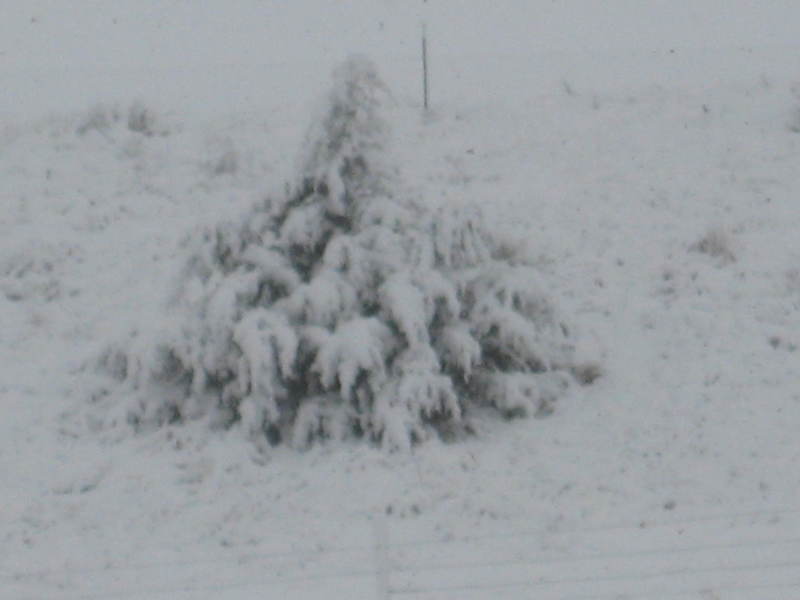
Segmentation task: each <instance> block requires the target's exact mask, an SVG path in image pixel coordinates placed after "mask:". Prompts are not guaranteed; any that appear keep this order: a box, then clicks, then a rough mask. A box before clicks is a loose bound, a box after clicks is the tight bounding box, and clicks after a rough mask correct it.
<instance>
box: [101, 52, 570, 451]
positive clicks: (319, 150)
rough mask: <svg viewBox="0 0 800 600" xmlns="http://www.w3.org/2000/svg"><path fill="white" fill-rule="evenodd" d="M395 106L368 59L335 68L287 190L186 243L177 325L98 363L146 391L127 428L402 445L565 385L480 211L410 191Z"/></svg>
mask: <svg viewBox="0 0 800 600" xmlns="http://www.w3.org/2000/svg"><path fill="white" fill-rule="evenodd" d="M389 102H391V99H390V96H389V94H388V92H387V90H386V88H385V87H384V85H383V84H382V83H381V82H380V80H379V78H378V76H377V74H376V72H375V69H374V67H373V65H372V64H371V63H370V62H369V61H368V60H366V59H363V58H354V59H351V60H349V61H348V62H346V63H345V64H344V65H343V66H342V67H340V68H339V69H338V70H337V71H336V73H335V83H334V87H333V92H332V94H331V98H330V103H329V108H328V111H327V114H326V115H325V117H324V118H323V119H322V120H320V121H319V122H318V123H316V124H315V125H314V126H313V127H312V129H311V132H310V134H309V138H308V140H307V144H306V148H305V152H304V155H303V157H302V161H301V167H300V171H301V172H300V175H299V177H298V179H297V183H296V185H295V186H294V188H293V189H290V190H289V192H288V194H287V196H286V197H285V198H283V199H282V200H281V201H279V202H271V203H265V204H263V205H261V206H259V207H257V208H255V209H254V210H253V212H252V213H251V214H249V215H248V216H247V218H246V220H245V221H244V222H243V223H239V224H221V225H218V226H215V227H212V228H209V229H208V230H207V231H205V232H204V233H203V235H201V236H198V238H197V239H195V240H194V241H193V245H194V250H193V252H192V254H191V258H190V259H189V261H188V262H187V266H186V269H185V273H184V277H183V280H182V283H181V285H180V292H179V294H178V298H177V299H176V308H175V309H174V315H173V316H174V317H175V319H176V326H175V327H174V328H173V329H172V330H171V331H170V332H168V333H164V334H163V335H162V340H161V341H160V342H159V343H158V344H155V345H154V344H149V345H148V346H147V347H146V348H143V349H139V350H131V349H126V350H125V351H124V352H121V353H117V354H109V356H108V357H107V361H106V362H107V363H108V364H114V365H116V372H117V373H118V374H119V376H120V378H122V379H124V380H126V381H128V382H129V383H130V384H131V385H133V386H134V387H136V388H137V389H139V390H143V393H139V394H138V395H137V398H138V401H137V404H136V406H134V407H133V408H132V410H131V414H130V418H131V419H132V420H133V421H134V422H135V423H145V422H151V423H163V422H169V421H176V420H177V421H180V420H185V419H193V418H198V417H205V418H208V419H209V420H210V421H211V422H212V423H213V424H216V425H217V426H222V427H238V428H240V429H241V430H242V431H244V432H245V433H246V435H247V436H248V437H249V438H251V439H252V440H254V441H255V442H256V443H258V444H260V445H262V446H264V447H266V445H267V443H272V444H275V443H278V442H281V441H284V442H286V443H289V444H292V445H294V446H296V447H303V446H306V445H307V444H309V443H311V442H312V441H314V440H316V439H320V438H345V437H349V436H360V437H366V438H368V439H371V440H375V441H378V442H380V443H382V444H384V445H386V446H388V447H399V448H404V447H408V446H409V444H411V443H414V442H416V441H420V440H423V439H425V438H426V437H428V436H429V435H431V434H432V433H436V432H439V433H444V432H448V433H452V432H457V431H459V430H462V429H463V428H464V427H465V424H466V423H467V421H468V418H469V415H470V412H471V411H474V409H475V408H476V407H481V406H483V407H494V408H495V409H497V410H498V411H500V412H501V413H502V414H503V415H506V416H515V415H523V414H536V413H546V412H547V411H549V410H550V406H551V405H552V403H553V401H554V400H555V399H556V398H557V397H558V396H559V395H560V394H561V393H562V392H563V390H564V388H565V387H566V386H567V385H568V384H569V380H570V375H569V373H570V370H571V369H572V367H573V364H572V353H573V345H572V340H571V337H570V331H569V330H568V329H567V327H566V326H565V325H564V324H563V323H562V321H561V319H560V317H559V316H558V314H557V311H556V308H555V306H553V304H552V302H551V301H550V300H549V299H548V296H547V294H546V292H545V287H546V286H545V285H544V283H543V282H542V281H541V279H540V275H539V274H538V272H537V271H536V270H535V269H533V268H531V267H529V266H526V265H525V264H524V261H522V260H521V259H519V258H518V257H515V256H513V253H512V254H510V253H509V252H508V248H507V245H506V244H503V243H502V240H497V239H496V237H495V236H493V235H492V233H491V232H488V231H486V229H485V225H484V220H483V219H482V217H481V214H480V212H479V211H478V210H477V209H476V208H474V207H468V206H463V205H461V206H447V207H439V208H438V209H430V208H427V207H426V206H425V205H423V203H422V202H420V201H419V200H416V199H414V198H412V197H410V196H409V195H408V193H407V192H405V191H404V189H403V185H402V182H401V180H400V178H399V177H398V176H397V174H396V173H395V170H394V169H393V167H392V165H391V161H390V156H391V153H390V152H389V151H388V146H389V127H388V124H387V123H386V122H385V121H384V120H383V119H382V117H381V110H382V107H383V106H385V105H386V104H387V103H389Z"/></svg>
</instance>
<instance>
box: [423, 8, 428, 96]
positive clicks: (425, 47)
mask: <svg viewBox="0 0 800 600" xmlns="http://www.w3.org/2000/svg"><path fill="white" fill-rule="evenodd" d="M422 104H423V106H424V107H425V110H426V111H427V110H428V32H427V26H426V25H425V22H424V21H423V22H422Z"/></svg>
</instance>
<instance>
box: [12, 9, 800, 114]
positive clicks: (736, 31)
mask: <svg viewBox="0 0 800 600" xmlns="http://www.w3.org/2000/svg"><path fill="white" fill-rule="evenodd" d="M423 19H424V20H426V21H427V22H428V26H429V29H430V32H431V34H430V35H431V38H432V43H431V48H432V52H433V53H435V54H434V56H435V57H436V58H437V59H439V60H440V61H446V60H448V59H450V58H452V57H459V56H460V57H465V56H483V57H485V56H498V55H501V54H508V53H513V54H520V53H523V54H524V53H530V54H531V61H532V63H534V64H535V63H536V61H537V56H536V53H537V52H545V51H552V50H558V51H565V52H573V53H575V52H577V53H584V54H593V53H594V54H596V53H598V52H603V51H608V50H610V49H614V50H622V51H627V50H632V49H636V50H640V51H642V50H665V49H670V48H677V49H681V48H684V49H686V48H694V49H696V48H702V49H720V48H748V47H762V46H767V45H784V44H785V45H800V42H798V40H799V39H800V36H799V35H798V30H797V27H798V23H800V1H798V0H492V1H488V0H486V1H478V0H475V1H471V0H470V1H465V0H429V1H428V2H427V3H426V2H423V0H354V1H345V0H328V1H321V0H303V1H298V2H290V1H288V0H287V1H265V0H227V1H224V2H223V1H220V0H217V1H209V0H172V1H169V2H167V1H163V0H158V1H156V0H136V1H123V0H115V1H113V2H109V1H107V0H82V1H81V2H67V1H65V0H60V1H59V0H49V1H47V0H27V1H25V2H18V1H16V0H0V87H2V88H4V89H5V90H6V91H7V92H6V93H5V94H4V97H3V98H0V115H2V114H3V113H12V112H20V109H22V107H26V108H27V109H29V110H26V111H24V112H30V109H34V108H38V109H41V110H45V109H50V108H52V107H54V106H56V105H57V104H58V103H65V104H66V106H73V105H74V106H77V105H79V104H85V103H86V102H90V101H91V99H92V98H96V99H101V98H105V97H107V96H109V95H113V94H114V92H118V93H119V95H120V96H129V95H131V94H137V93H138V94H139V95H142V96H145V97H148V98H149V97H151V96H159V95H160V94H165V95H166V97H169V98H170V100H171V101H173V102H181V101H183V100H187V99H188V95H187V97H186V98H182V97H181V95H180V93H179V90H180V89H183V90H186V89H188V88H194V89H195V90H200V89H203V90H206V91H205V92H204V95H205V96H207V99H208V100H209V101H213V99H214V98H216V97H218V96H219V95H222V94H228V95H229V96H230V97H231V101H232V102H234V103H235V100H236V99H237V98H238V99H239V100H241V102H243V103H246V100H245V99H244V98H245V97H248V96H253V95H257V91H258V88H259V86H260V87H261V88H263V87H266V86H267V85H269V84H268V83H267V82H268V81H271V82H272V83H273V84H274V85H276V87H277V88H280V87H281V86H286V87H287V89H288V87H290V86H294V88H295V89H297V88H299V87H301V86H303V85H304V84H306V83H308V82H310V81H311V80H314V81H316V80H318V79H324V77H321V74H322V73H326V72H327V71H328V70H329V69H330V66H331V64H332V63H333V62H335V61H338V60H340V59H341V58H342V57H344V56H345V55H347V54H349V53H351V52H364V53H367V54H369V55H370V56H372V57H373V58H375V59H376V60H379V61H380V60H383V61H385V62H390V61H397V59H398V58H401V57H406V59H407V60H408V61H412V60H414V57H415V56H416V55H417V53H418V51H419V29H420V23H421V21H422V20H423ZM798 63H799V64H798V67H799V68H798V72H799V73H800V56H798ZM234 67H235V68H234ZM245 67H251V68H252V67H261V68H264V69H267V70H266V71H259V72H253V71H250V72H248V73H245V72H244V71H241V72H238V73H237V72H236V69H244V68H245ZM132 70H136V71H138V72H136V73H134V72H133V71H132ZM177 70H180V71H181V72H180V73H177V72H176V71H177ZM270 70H272V71H270ZM148 72H149V73H148ZM254 78H257V79H258V81H257V82H256V81H248V80H252V79H254ZM276 93H279V94H283V93H288V92H286V91H285V90H284V91H283V92H280V91H278V92H276ZM195 99H196V98H195Z"/></svg>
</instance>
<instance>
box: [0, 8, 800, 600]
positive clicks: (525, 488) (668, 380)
mask: <svg viewBox="0 0 800 600" xmlns="http://www.w3.org/2000/svg"><path fill="white" fill-rule="evenodd" d="M6 4H11V3H6ZM2 12H3V16H2V19H0V89H2V90H3V93H2V94H0V119H2V120H1V121H0V182H2V185H1V186H0V239H2V242H1V243H0V325H2V326H1V327H0V365H1V367H0V401H2V409H3V419H2V421H0V557H2V559H0V598H3V599H6V598H8V599H9V600H17V599H23V598H30V599H44V598H47V599H53V600H68V599H69V600H78V599H81V600H83V599H87V598H97V599H103V598H136V599H139V598H141V599H143V600H144V599H148V600H149V599H155V598H186V599H193V600H196V599H201V598H203V599H204V598H214V599H219V598H231V599H233V598H236V599H242V598H255V597H259V598H261V597H270V598H271V597H276V598H278V597H297V598H323V597H324V598H335V599H338V598H342V599H344V598H347V599H351V598H388V597H391V598H411V599H415V598H424V599H432V598H441V599H455V598H479V597H480V598H484V597H485V598H497V597H507V598H537V599H550V598H552V599H556V598H558V599H568V598H570V599H572V598H575V599H577V598H586V599H587V600H588V599H599V598H630V599H634V598H635V599H639V598H653V599H658V598H672V597H677V598H698V599H705V600H712V599H725V600H728V599H755V598H757V599H759V600H761V599H771V598H781V599H786V598H793V597H796V596H797V595H798V594H800V575H798V574H797V573H800V502H798V492H800V470H798V466H797V465H798V461H800V438H798V435H797V427H798V423H800V236H798V233H797V232H798V231H800V210H798V199H800V180H798V178H797V173H798V170H797V166H798V161H800V133H798V130H800V70H798V62H797V56H798V55H800V42H798V41H797V39H796V35H795V34H796V32H795V31H794V30H793V29H794V28H796V23H797V22H798V17H800V5H799V4H797V3H796V2H794V1H783V2H781V1H778V0H775V1H771V2H750V1H747V0H725V1H723V0H719V1H711V0H704V1H702V2H688V1H687V2H655V1H653V2H643V1H634V0H630V1H626V0H609V1H607V2H591V1H588V0H587V1H586V2H582V1H578V0H575V1H566V0H564V1H562V2H550V1H547V2H544V1H537V2H522V1H520V2H500V3H488V2H487V3H478V2H475V3H462V2H457V1H456V0H441V1H436V0H430V2H429V3H427V4H424V3H421V2H420V3H400V2H391V1H388V0H384V1H375V2H341V3H339V2H332V1H331V2H308V3H306V2H297V3H293V4H292V5H291V6H287V5H286V3H282V2H277V1H276V2H255V1H254V0H253V1H246V0H241V1H237V2H231V3H224V4H223V3H215V2H199V3H198V2H175V3H169V4H167V3H159V2H116V3H100V2H86V3H82V4H81V5H80V7H76V6H75V5H74V4H70V5H69V6H68V5H67V3H63V2H44V1H36V2H26V3H16V4H14V5H13V6H4V7H3V9H2ZM422 18H424V19H426V20H427V22H428V30H429V32H430V48H431V68H432V86H431V91H432V100H433V110H432V112H431V114H429V115H428V116H426V117H424V118H423V117H422V116H421V115H420V112H419V107H418V106H415V105H414V104H415V103H416V104H418V103H419V95H420V91H419V87H420V85H419V81H418V78H419V65H418V56H417V52H418V46H419V25H420V20H421V19H422ZM352 51H360V52H362V53H364V54H367V55H368V56H370V57H372V58H373V59H374V61H375V62H376V64H377V65H378V68H379V69H380V71H381V73H382V74H383V76H384V78H385V80H386V82H387V83H388V84H389V86H390V87H391V88H392V90H393V91H394V94H395V96H396V98H397V99H398V103H399V105H400V107H401V108H400V110H399V111H396V112H397V113H398V114H397V116H396V118H395V120H396V122H395V123H394V124H395V139H396V141H397V145H398V148H397V152H398V154H399V156H400V157H401V158H402V160H401V162H402V169H403V171H404V173H405V174H406V175H407V177H408V178H409V180H410V181H408V183H409V185H411V186H414V187H415V188H416V189H418V190H420V191H421V193H423V194H424V196H425V197H429V198H431V201H432V202H435V201H437V200H438V199H440V198H442V197H448V198H451V199H463V200H464V201H470V202H477V203H479V204H481V205H482V206H483V207H484V209H485V210H486V212H487V213H488V215H489V217H490V219H491V221H492V222H493V223H494V224H495V225H496V226H497V227H498V228H507V229H509V230H510V231H512V232H514V234H516V235H519V236H522V237H523V238H525V239H526V240H527V241H528V244H529V247H530V251H531V253H532V254H533V255H534V256H537V257H540V258H541V261H540V262H541V264H542V268H543V269H544V271H545V272H546V276H547V280H548V281H549V282H550V284H551V286H552V293H553V294H554V296H555V297H556V298H557V299H558V302H559V304H560V305H561V306H562V307H563V308H564V309H565V310H566V311H568V312H569V313H570V314H572V315H573V321H575V322H576V323H577V324H578V325H579V327H580V328H581V330H582V331H583V334H584V337H585V339H587V340H588V343H587V348H586V349H585V351H586V352H587V353H588V354H589V355H592V356H596V357H598V358H599V361H600V363H601V364H602V365H603V372H604V375H603V377H602V378H601V379H599V380H598V381H597V382H596V383H595V384H594V385H592V386H590V387H587V388H584V389H581V390H580V391H579V392H575V393H574V394H572V395H571V396H570V397H569V398H568V399H566V400H565V401H563V402H562V403H561V404H559V406H558V408H557V410H556V412H555V413H554V414H553V415H552V416H550V417H548V418H546V419H542V420H526V421H516V422H512V423H501V422H495V423H486V424H485V427H484V430H483V431H482V433H481V435H480V436H479V437H477V438H475V439H471V440H469V441H466V442H463V443H458V444H452V445H446V444H441V443H435V442H431V443H427V444H425V445H423V446H421V447H418V448H416V449H415V450H414V451H413V453H411V454H388V453H386V452H385V451H382V450H380V449H375V448H370V447H367V446H366V445H363V444H351V445H329V446H323V447H315V448H313V449H311V450H310V451H308V452H304V453H299V452H295V451H290V450H287V449H277V450H275V451H273V452H272V453H270V454H269V455H268V456H258V455H256V454H255V453H254V451H253V449H252V448H251V447H249V446H248V445H247V444H246V443H244V442H243V441H242V440H241V438H240V437H238V436H230V435H229V436H226V435H223V434H213V435H212V434H209V432H208V431H206V430H205V428H203V427H200V426H194V425H186V426H182V427H174V428H170V429H166V430H162V431H159V432H157V433H151V434H147V435H141V436H135V435H133V433H132V432H131V431H129V430H127V429H126V428H124V427H121V428H118V429H114V430H111V431H109V430H106V429H103V430H97V429H96V427H95V426H94V423H93V421H92V420H91V419H90V418H87V415H91V410H90V409H88V408H87V407H88V406H90V405H91V403H92V402H98V401H99V399H98V398H97V397H94V398H93V397H92V395H93V394H98V393H99V392H98V390H99V389H100V388H99V384H98V380H96V379H94V378H93V376H92V375H91V371H90V370H87V369H85V365H86V361H87V359H88V357H91V356H93V354H94V353H96V351H97V350H98V348H99V347H101V346H102V345H103V344H105V343H106V342H108V341H109V340H112V339H114V338H115V336H117V335H119V334H120V333H121V332H124V331H127V330H129V329H130V328H131V327H134V326H135V325H136V324H137V323H142V322H146V321H147V320H148V319H155V318H159V316H160V314H161V313H160V311H161V306H162V303H163V301H164V299H165V297H166V295H167V294H168V292H169V290H170V285H171V283H172V281H173V278H174V276H175V272H176V269H177V268H179V266H180V264H181V261H182V257H183V254H182V250H181V248H180V242H181V240H182V239H183V238H184V237H185V235H186V234H187V233H188V232H190V231H191V229H192V228H193V227H194V226H196V225H197V224H200V223H206V222H215V221H218V220H221V219H225V218H228V217H231V216H234V215H236V214H238V212H239V211H241V210H244V209H245V208H247V207H248V206H249V205H250V204H251V203H253V202H254V201H256V200H258V199H259V198H261V197H262V196H263V195H264V194H266V193H269V192H270V191H271V190H280V189H281V188H282V187H283V185H284V182H285V181H287V180H288V179H290V178H291V177H292V173H293V167H294V158H295V156H296V153H297V150H298V148H299V146H300V144H301V143H302V139H303V135H304V133H305V127H306V125H307V123H308V122H309V120H310V119H311V118H312V116H313V111H314V110H315V106H316V103H317V102H318V100H319V97H320V95H321V94H323V93H324V90H325V88H326V86H327V85H328V82H329V71H330V68H331V67H332V66H333V64H335V62H337V61H338V60H340V59H341V58H343V57H344V56H345V55H346V54H348V53H349V52H352ZM137 102H139V103H142V105H143V106H145V107H146V108H147V109H148V110H149V111H151V113H152V114H153V115H155V125H154V127H155V130H156V135H152V136H145V135H142V134H141V133H137V132H134V131H131V130H130V129H129V128H128V126H127V115H128V112H129V110H130V108H131V107H132V106H134V105H135V103H137ZM115 110H117V111H119V114H120V115H121V118H120V119H119V120H114V118H113V117H114V111H115ZM101 115H105V116H107V117H108V118H109V119H110V122H109V124H108V126H107V127H105V126H98V123H100V124H102V123H101V121H102V119H100V116H101ZM102 403H107V399H104V400H103V402H102Z"/></svg>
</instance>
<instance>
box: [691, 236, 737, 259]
mask: <svg viewBox="0 0 800 600" xmlns="http://www.w3.org/2000/svg"><path fill="white" fill-rule="evenodd" d="M732 246H733V243H732V240H731V238H730V236H729V235H728V234H727V233H726V232H725V231H723V230H722V229H717V228H714V229H709V230H708V231H707V232H706V233H705V234H704V235H703V237H701V238H700V239H699V240H697V241H696V242H695V243H694V244H692V245H691V246H689V250H691V251H692V252H700V253H701V254H706V255H708V256H710V257H712V258H716V259H718V260H719V261H720V262H722V263H732V262H735V261H736V255H735V254H734V253H733V250H732Z"/></svg>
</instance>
